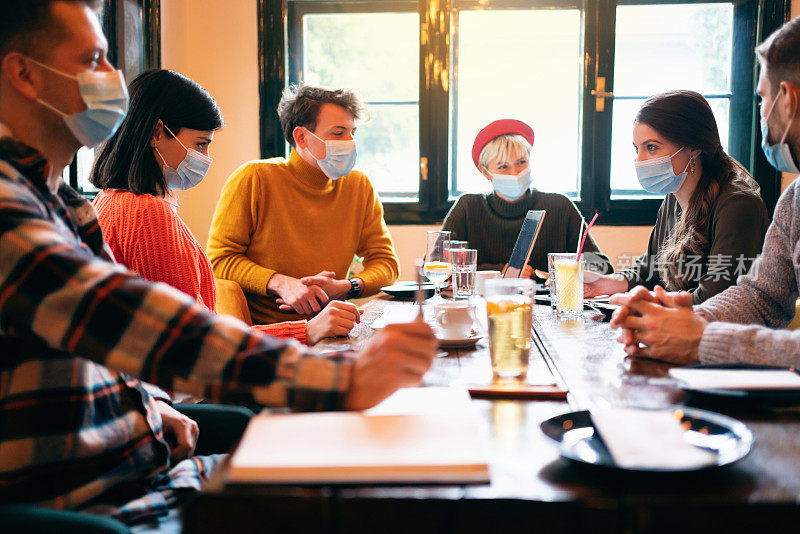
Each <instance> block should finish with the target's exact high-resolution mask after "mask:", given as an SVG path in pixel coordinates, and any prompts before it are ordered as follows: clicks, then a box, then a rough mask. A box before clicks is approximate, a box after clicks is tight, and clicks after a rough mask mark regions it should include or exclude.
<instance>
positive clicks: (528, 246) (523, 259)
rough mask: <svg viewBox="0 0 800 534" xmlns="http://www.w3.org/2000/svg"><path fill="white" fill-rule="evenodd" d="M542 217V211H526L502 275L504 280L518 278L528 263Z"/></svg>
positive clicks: (543, 213)
mask: <svg viewBox="0 0 800 534" xmlns="http://www.w3.org/2000/svg"><path fill="white" fill-rule="evenodd" d="M544 215H545V212H544V211H542V210H528V214H527V215H526V216H525V222H523V223H522V229H521V230H520V231H519V236H518V237H517V243H516V244H515V245H514V250H513V251H512V252H511V258H510V259H509V260H508V268H507V269H506V272H505V274H504V275H503V277H504V278H519V275H520V273H522V270H523V269H524V268H525V264H526V263H528V259H529V258H530V257H531V251H533V244H534V243H535V242H536V237H537V236H538V235H539V228H541V226H542V221H543V220H544Z"/></svg>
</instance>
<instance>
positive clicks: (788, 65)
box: [756, 17, 800, 94]
mask: <svg viewBox="0 0 800 534" xmlns="http://www.w3.org/2000/svg"><path fill="white" fill-rule="evenodd" d="M756 54H757V55H758V60H759V62H760V63H761V65H762V66H763V67H764V68H765V69H766V73H767V78H768V79H769V83H770V85H771V86H772V92H773V94H774V93H776V92H777V91H778V86H779V85H780V84H781V82H782V81H787V82H790V83H793V84H795V85H800V17H795V18H794V19H792V20H790V21H789V22H787V23H786V24H784V25H783V26H781V27H780V28H778V29H777V30H775V31H774V32H773V33H772V35H770V36H769V37H767V39H766V40H765V41H764V42H763V43H761V44H760V45H758V47H757V48H756Z"/></svg>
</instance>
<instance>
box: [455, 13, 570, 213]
mask: <svg viewBox="0 0 800 534" xmlns="http://www.w3.org/2000/svg"><path fill="white" fill-rule="evenodd" d="M455 19H456V20H457V24H455V28H456V29H455V30H454V34H455V39H454V45H453V48H454V57H456V58H457V61H454V62H453V67H452V68H453V79H454V80H455V83H454V84H453V85H452V86H451V87H452V89H451V94H452V95H453V106H452V109H453V112H452V118H451V120H452V121H453V137H452V139H453V143H452V145H451V149H452V151H453V164H452V167H451V176H452V177H453V178H452V181H451V188H450V193H451V195H452V196H454V197H458V196H459V195H460V194H461V193H464V192H475V191H481V190H484V189H486V190H488V182H487V181H486V179H485V178H484V177H483V175H482V174H480V173H479V172H478V170H477V169H476V168H475V164H474V163H473V161H472V142H473V140H474V139H475V134H477V133H478V132H479V131H480V130H481V128H483V127H484V126H486V125H487V124H488V123H490V122H491V121H493V120H495V119H499V118H515V119H520V120H522V121H525V122H526V123H528V124H530V125H531V126H532V127H533V129H534V136H535V141H534V145H533V150H532V152H531V160H530V162H531V173H532V174H533V176H534V177H535V178H534V180H535V182H536V187H537V188H538V189H541V190H543V191H555V192H559V193H564V194H567V195H569V196H571V197H573V198H577V196H578V192H579V172H578V171H579V161H580V142H579V141H580V139H579V133H580V103H581V94H580V86H581V72H582V70H583V68H582V65H581V40H582V39H581V37H582V31H581V27H582V24H581V12H580V10H579V9H577V8H565V9H526V10H518V9H508V10H461V11H457V13H456V15H455ZM456 32H457V33H456Z"/></svg>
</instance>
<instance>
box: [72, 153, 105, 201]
mask: <svg viewBox="0 0 800 534" xmlns="http://www.w3.org/2000/svg"><path fill="white" fill-rule="evenodd" d="M76 157H77V158H78V187H79V188H80V190H81V191H82V192H83V193H96V192H98V191H100V190H99V189H97V188H96V187H95V186H93V185H92V182H90V181H89V174H91V172H92V165H94V149H93V148H86V147H83V148H81V149H80V150H78V155H77V156H76Z"/></svg>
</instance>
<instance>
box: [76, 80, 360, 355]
mask: <svg viewBox="0 0 800 534" xmlns="http://www.w3.org/2000/svg"><path fill="white" fill-rule="evenodd" d="M129 92H130V109H129V111H128V115H127V117H126V118H125V120H124V121H123V123H122V125H121V126H120V127H119V129H118V130H117V132H116V134H114V136H113V137H112V138H111V139H109V141H108V142H107V143H106V144H105V145H104V146H103V147H102V149H101V151H100V153H99V154H98V156H97V159H96V160H95V165H94V168H93V169H92V174H91V177H90V179H91V181H92V183H93V184H94V185H95V186H96V187H98V188H100V189H101V191H100V193H99V194H98V195H97V198H95V201H94V206H95V209H96V210H97V215H98V219H99V221H100V225H101V227H102V229H103V238H104V239H105V241H106V243H107V244H108V245H109V247H110V248H111V251H112V252H113V253H114V257H115V258H116V260H117V261H118V262H119V263H122V264H123V265H125V266H126V267H128V268H129V269H131V270H133V271H136V272H137V273H139V274H140V275H141V276H143V277H144V278H147V279H149V280H153V281H156V282H165V283H167V284H169V285H171V286H174V287H176V288H178V289H180V290H181V291H183V292H184V293H186V294H187V295H189V296H191V297H193V298H194V299H195V300H197V301H198V302H199V303H200V304H202V305H203V306H205V307H206V308H208V309H209V310H211V311H213V310H214V308H215V306H216V288H215V285H214V272H213V270H212V268H211V263H210V262H209V260H208V257H207V256H206V254H205V252H204V251H203V248H202V247H201V246H200V244H199V243H198V242H197V240H196V239H195V237H194V236H193V235H192V233H191V231H189V228H188V227H187V226H186V224H184V222H183V221H182V220H181V218H180V217H179V216H178V213H177V208H178V199H177V197H176V196H175V194H174V192H175V191H182V190H186V189H189V188H191V187H194V186H196V185H197V184H199V183H200V182H201V181H202V180H203V178H204V177H205V174H206V172H207V171H208V168H209V166H210V165H211V161H212V160H211V158H210V157H209V155H208V148H209V145H210V144H211V141H212V139H213V138H214V132H215V131H216V130H217V129H219V128H221V127H222V126H223V121H222V116H221V114H220V111H219V108H218V107H217V104H216V102H214V99H213V98H212V97H211V95H209V94H208V92H206V91H205V90H204V89H203V88H202V87H200V86H199V85H198V84H197V83H195V82H194V81H192V80H190V79H189V78H186V77H185V76H183V75H181V74H178V73H175V72H172V71H169V70H163V69H154V70H149V71H146V72H144V73H142V74H140V75H139V76H137V77H136V79H134V80H133V81H132V82H131V84H130V86H129ZM358 321H359V314H358V310H357V308H356V307H355V306H354V305H352V304H350V303H347V302H339V301H332V302H330V303H329V304H328V305H327V306H326V307H325V309H324V310H323V311H322V312H321V313H320V314H319V315H318V316H316V317H315V318H313V319H310V320H309V321H287V322H283V323H276V324H272V325H258V326H256V327H255V328H258V329H259V330H261V331H262V332H265V333H267V334H271V335H274V336H278V337H294V338H296V339H299V340H300V341H303V342H307V343H309V344H314V343H316V342H317V341H319V340H320V339H322V338H325V337H333V336H342V335H347V334H348V333H349V332H350V330H351V329H352V328H353V326H354V325H355V323H356V322H358Z"/></svg>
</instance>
